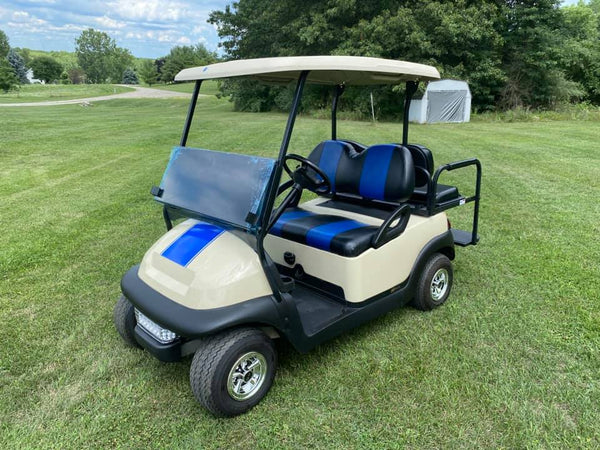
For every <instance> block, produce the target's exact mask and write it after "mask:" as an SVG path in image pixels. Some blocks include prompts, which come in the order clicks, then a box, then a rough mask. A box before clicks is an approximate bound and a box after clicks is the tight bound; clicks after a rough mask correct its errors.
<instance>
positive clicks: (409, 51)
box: [209, 0, 505, 115]
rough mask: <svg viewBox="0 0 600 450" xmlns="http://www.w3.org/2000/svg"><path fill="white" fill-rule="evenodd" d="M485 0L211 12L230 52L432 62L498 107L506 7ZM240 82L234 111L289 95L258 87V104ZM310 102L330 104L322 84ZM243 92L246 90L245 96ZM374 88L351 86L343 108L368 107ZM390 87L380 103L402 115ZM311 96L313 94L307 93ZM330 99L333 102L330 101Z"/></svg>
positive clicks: (248, 2)
mask: <svg viewBox="0 0 600 450" xmlns="http://www.w3.org/2000/svg"><path fill="white" fill-rule="evenodd" d="M498 3H502V2H495V1H484V0H452V1H435V0H426V1H420V2H409V1H407V0H404V1H402V0H384V1H380V2H355V1H351V2H349V1H346V0H323V1H317V0H309V1H305V2H295V1H293V0H240V1H239V2H237V3H234V4H233V6H226V7H225V9H224V10H223V11H215V12H213V13H211V15H210V19H209V22H211V23H212V24H214V25H216V26H217V28H218V30H219V35H220V37H221V40H222V41H221V42H222V46H223V48H224V50H225V53H226V54H227V56H228V57H231V58H234V59H236V58H257V57H267V56H287V55H318V54H325V55H326V54H343V55H356V56H377V57H383V58H391V59H406V60H410V61H415V62H421V63H429V64H434V65H435V66H436V67H438V68H439V69H440V70H441V72H442V73H443V75H444V76H447V77H457V78H463V79H467V81H469V82H470V83H471V85H472V91H473V93H474V96H473V103H474V105H476V106H478V107H480V108H487V107H490V106H491V105H493V103H494V102H495V100H496V98H497V97H498V96H499V92H500V90H501V88H502V86H503V85H504V82H505V76H504V73H503V72H502V71H501V70H500V69H499V66H500V62H501V52H500V50H499V49H500V47H501V45H502V37H501V34H500V30H499V27H498V20H499V17H500V16H501V14H502V11H501V5H499V4H498ZM239 86H240V84H239V83H238V82H236V81H233V82H227V83H224V84H223V88H224V89H230V91H229V92H232V93H233V100H234V103H235V105H236V107H237V108H239V109H247V107H248V106H249V105H252V107H253V108H255V107H256V106H257V105H260V108H261V109H270V108H271V107H273V106H276V104H277V103H278V102H277V101H276V99H282V98H284V97H286V95H283V94H282V92H281V88H267V89H264V88H262V87H257V88H255V89H257V93H258V92H260V95H262V101H261V102H255V101H253V100H252V98H253V97H254V95H253V94H251V93H250V92H248V89H250V88H249V87H247V86H246V87H243V88H241V87H239ZM311 90H312V91H314V92H315V94H314V96H311V99H314V103H313V104H312V105H311V103H310V101H306V102H304V104H305V105H311V106H317V107H319V106H320V105H321V104H325V103H326V100H327V99H326V98H325V97H324V94H323V90H322V89H320V90H319V89H316V90H315V89H314V88H311ZM242 91H244V94H243V95H242ZM370 91H371V89H370V88H369V89H368V90H366V89H349V90H348V91H347V92H346V94H344V98H343V101H342V105H341V106H342V108H344V107H346V108H348V107H349V108H351V109H356V110H360V111H363V112H364V113H365V114H367V113H368V111H369V95H368V94H369V92H370ZM391 92H392V91H391V88H382V89H379V88H377V89H375V90H374V96H375V98H376V102H375V103H376V104H378V105H380V108H381V109H382V112H383V113H384V115H387V114H388V113H391V114H397V113H399V112H400V110H401V107H400V106H399V105H400V104H401V102H400V101H399V98H398V96H397V95H392V94H391ZM307 93H309V92H307ZM327 101H328V100H327Z"/></svg>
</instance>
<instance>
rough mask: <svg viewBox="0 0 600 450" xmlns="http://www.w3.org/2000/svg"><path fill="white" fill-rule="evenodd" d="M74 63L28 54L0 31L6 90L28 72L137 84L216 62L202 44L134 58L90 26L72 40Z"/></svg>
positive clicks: (0, 82) (50, 78)
mask: <svg viewBox="0 0 600 450" xmlns="http://www.w3.org/2000/svg"><path fill="white" fill-rule="evenodd" d="M75 57H76V58H75V62H74V63H73V64H69V65H68V67H67V66H66V65H65V64H61V63H60V62H59V61H57V60H56V59H55V58H52V57H51V56H47V55H41V56H37V57H32V56H31V51H30V50H29V49H26V48H11V47H10V45H9V42H8V38H7V36H6V34H5V33H4V32H3V31H2V30H0V89H1V90H4V91H5V92H6V91H9V90H10V89H14V88H18V86H19V85H20V84H27V83H29V79H28V78H27V71H28V69H31V70H32V71H33V77H34V78H35V79H39V80H42V81H44V82H45V83H54V82H58V83H65V84H69V83H72V84H81V83H124V84H137V83H139V79H140V78H141V79H142V80H143V81H144V82H145V83H147V84H149V85H152V84H155V83H158V82H164V83H169V82H172V81H173V79H174V78H175V75H176V74H177V73H178V72H179V71H180V70H181V69H184V68H186V67H191V66H199V65H204V64H208V63H211V62H214V61H216V54H215V53H211V52H209V51H208V50H207V49H206V48H205V47H204V46H203V45H201V44H198V45H195V46H177V47H174V48H172V49H171V51H170V52H169V54H168V55H166V56H164V57H162V58H158V59H156V60H151V59H144V60H141V61H140V60H137V59H136V58H134V57H133V55H132V54H131V52H130V51H129V50H127V49H124V48H121V47H118V46H117V44H116V42H115V40H114V39H113V38H111V37H110V36H109V35H108V34H107V33H104V32H102V31H98V30H94V29H92V28H89V29H87V30H84V31H82V32H81V34H80V35H79V37H78V38H77V39H76V40H75Z"/></svg>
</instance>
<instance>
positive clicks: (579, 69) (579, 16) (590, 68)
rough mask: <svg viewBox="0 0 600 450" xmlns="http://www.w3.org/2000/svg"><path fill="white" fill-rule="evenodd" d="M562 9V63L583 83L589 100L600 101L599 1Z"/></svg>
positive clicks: (573, 76)
mask: <svg viewBox="0 0 600 450" xmlns="http://www.w3.org/2000/svg"><path fill="white" fill-rule="evenodd" d="M595 4H596V5H597V6H598V10H597V12H596V10H594V5H595ZM561 11H562V15H563V26H562V35H561V41H562V45H561V48H560V59H559V66H560V67H561V69H563V70H564V72H565V73H566V75H567V77H568V78H569V79H570V80H572V81H574V82H576V83H578V84H579V86H581V88H582V89H583V91H584V98H585V99H586V100H590V101H592V102H594V103H600V1H596V2H591V3H590V4H589V5H587V4H583V3H580V4H578V5H574V6H569V7H565V8H562V9H561Z"/></svg>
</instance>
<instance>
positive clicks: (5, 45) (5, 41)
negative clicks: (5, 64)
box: [0, 30, 10, 59]
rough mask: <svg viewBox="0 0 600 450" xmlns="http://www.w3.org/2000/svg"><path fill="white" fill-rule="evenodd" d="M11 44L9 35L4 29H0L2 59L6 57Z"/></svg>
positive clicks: (0, 55) (0, 53) (0, 54)
mask: <svg viewBox="0 0 600 450" xmlns="http://www.w3.org/2000/svg"><path fill="white" fill-rule="evenodd" d="M9 50H10V45H9V44H8V37H7V36H6V33H4V31H2V30H0V59H2V58H6V56H7V55H8V51H9Z"/></svg>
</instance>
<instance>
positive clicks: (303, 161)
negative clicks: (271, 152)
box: [283, 153, 331, 194]
mask: <svg viewBox="0 0 600 450" xmlns="http://www.w3.org/2000/svg"><path fill="white" fill-rule="evenodd" d="M288 161H297V162H299V163H300V165H299V166H298V167H296V169H295V170H293V171H292V169H290V168H289V166H288ZM283 168H284V169H285V171H286V173H287V174H288V175H289V176H290V178H291V179H292V180H293V181H294V183H296V184H297V185H299V186H300V187H301V188H302V189H308V190H310V191H313V192H316V193H317V194H327V193H328V192H329V191H330V190H331V181H329V177H328V176H327V174H325V172H323V170H322V169H321V168H320V167H319V166H317V165H316V164H315V163H314V162H312V161H311V160H309V159H307V158H305V157H303V156H300V155H296V154H295V153H290V154H289V155H286V157H285V158H284V159H283ZM315 174H316V175H318V176H315Z"/></svg>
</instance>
